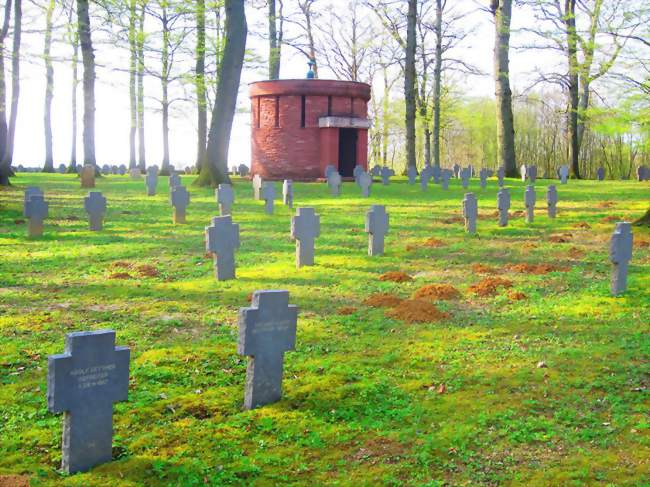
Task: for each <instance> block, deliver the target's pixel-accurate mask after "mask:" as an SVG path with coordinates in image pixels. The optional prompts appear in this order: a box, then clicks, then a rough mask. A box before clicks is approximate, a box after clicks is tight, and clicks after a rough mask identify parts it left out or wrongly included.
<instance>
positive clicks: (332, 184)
mask: <svg viewBox="0 0 650 487" xmlns="http://www.w3.org/2000/svg"><path fill="white" fill-rule="evenodd" d="M341 184H342V179H341V175H340V174H339V173H338V171H336V170H334V171H330V172H329V174H328V175H327V186H328V187H329V188H330V193H331V195H332V196H340V194H341Z"/></svg>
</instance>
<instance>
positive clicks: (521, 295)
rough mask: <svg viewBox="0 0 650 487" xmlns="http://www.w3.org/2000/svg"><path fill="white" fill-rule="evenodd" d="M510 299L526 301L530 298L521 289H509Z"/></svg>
mask: <svg viewBox="0 0 650 487" xmlns="http://www.w3.org/2000/svg"><path fill="white" fill-rule="evenodd" d="M508 299H509V300H510V301H524V300H525V299H528V296H526V295H525V294H524V293H522V292H521V291H514V290H511V291H508Z"/></svg>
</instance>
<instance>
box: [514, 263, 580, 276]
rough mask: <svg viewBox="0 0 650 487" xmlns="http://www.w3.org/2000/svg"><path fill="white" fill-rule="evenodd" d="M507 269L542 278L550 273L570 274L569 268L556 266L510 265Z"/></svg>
mask: <svg viewBox="0 0 650 487" xmlns="http://www.w3.org/2000/svg"><path fill="white" fill-rule="evenodd" d="M506 269H508V270H509V271H511V272H517V273H519V274H533V275H537V276H541V275H544V274H549V273H550V272H568V271H569V268H568V267H561V266H558V265H555V264H527V263H523V264H508V265H506Z"/></svg>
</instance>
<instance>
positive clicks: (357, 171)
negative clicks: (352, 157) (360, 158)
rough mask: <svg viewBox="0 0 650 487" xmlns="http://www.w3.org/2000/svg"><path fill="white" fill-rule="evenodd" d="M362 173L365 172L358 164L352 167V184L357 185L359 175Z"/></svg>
mask: <svg viewBox="0 0 650 487" xmlns="http://www.w3.org/2000/svg"><path fill="white" fill-rule="evenodd" d="M362 172H365V171H364V169H363V167H361V166H359V165H358V164H357V165H356V166H354V170H353V171H352V176H354V182H355V183H357V185H358V184H359V176H360V175H361V173H362Z"/></svg>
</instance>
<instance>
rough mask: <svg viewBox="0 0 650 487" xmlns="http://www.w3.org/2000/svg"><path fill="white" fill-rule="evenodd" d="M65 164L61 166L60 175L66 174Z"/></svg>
mask: <svg viewBox="0 0 650 487" xmlns="http://www.w3.org/2000/svg"><path fill="white" fill-rule="evenodd" d="M65 169H66V168H65V164H59V174H65Z"/></svg>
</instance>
